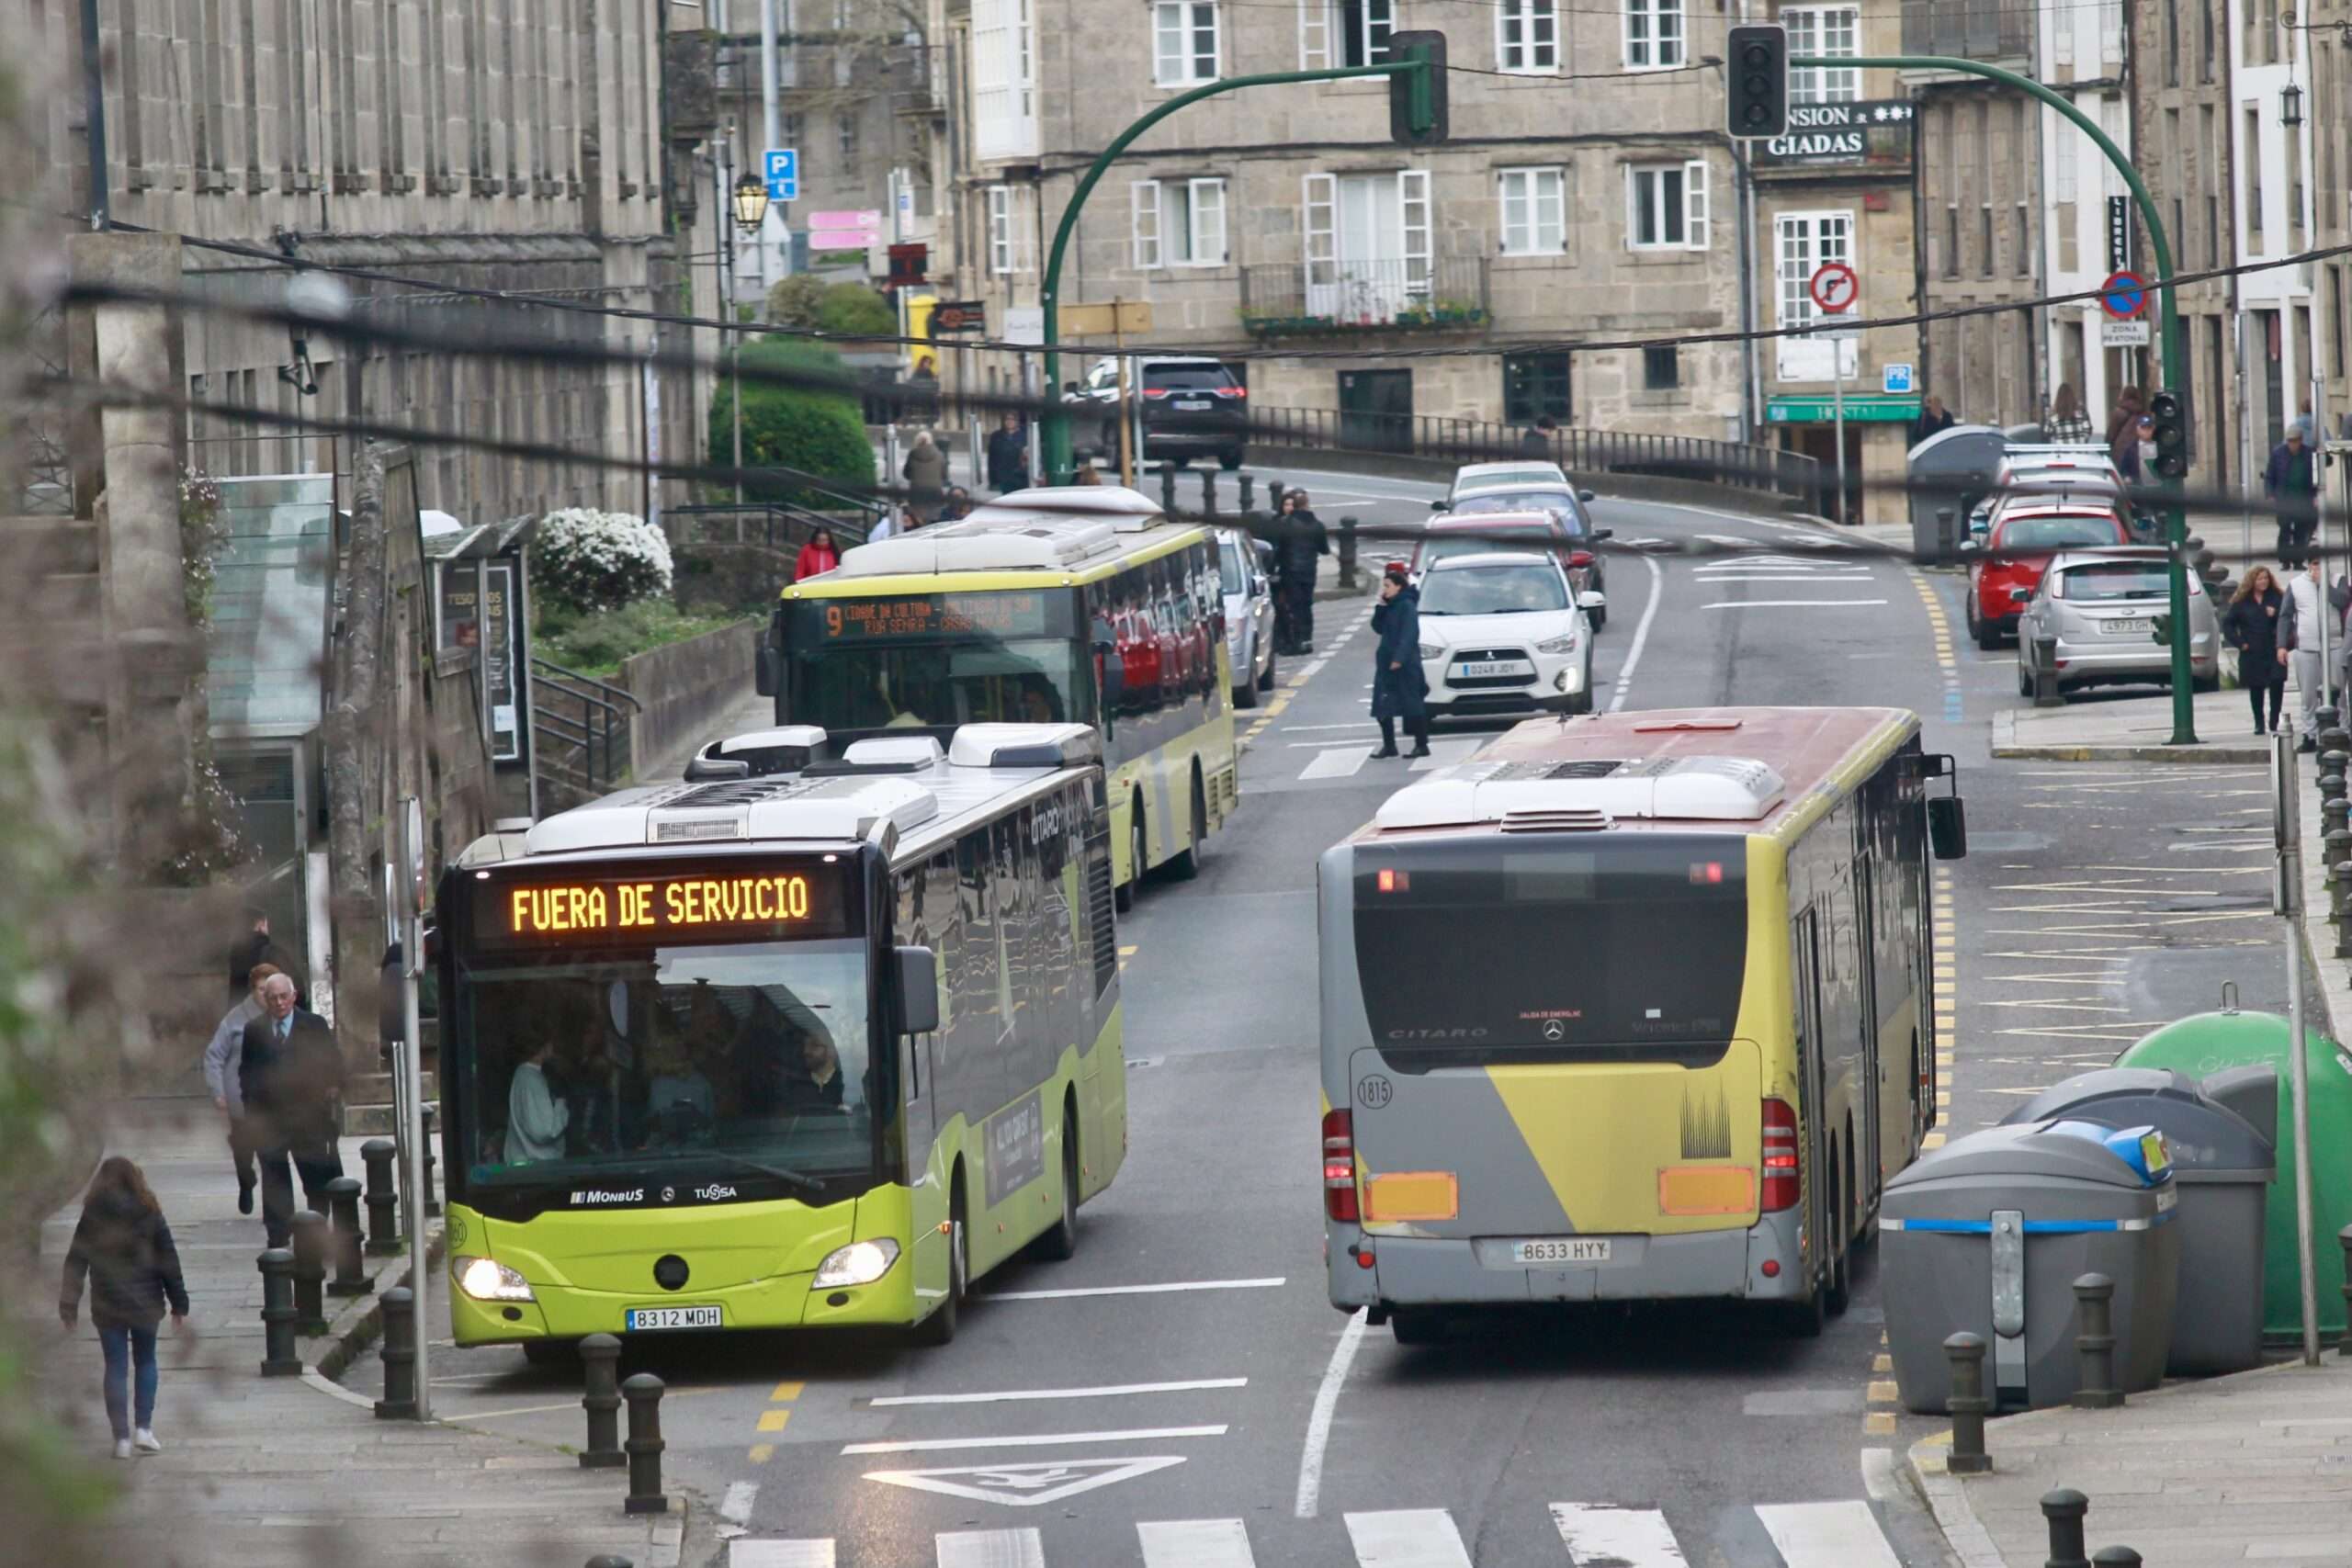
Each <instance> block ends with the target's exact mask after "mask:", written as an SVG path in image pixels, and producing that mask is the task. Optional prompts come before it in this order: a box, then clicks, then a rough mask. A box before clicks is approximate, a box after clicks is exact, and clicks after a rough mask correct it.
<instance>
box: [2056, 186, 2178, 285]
mask: <svg viewBox="0 0 2352 1568" xmlns="http://www.w3.org/2000/svg"><path fill="white" fill-rule="evenodd" d="M2179 217H2180V214H2179V213H2177V212H2176V213H2174V214H2173V218H2174V220H2175V224H2174V228H2173V232H2174V233H2176V234H2177V233H2179V232H2180V228H2179V225H2178V220H2179ZM2017 242H2018V254H2017V264H2018V276H2019V277H2031V276H2033V215H2032V214H2031V213H2030V212H2029V211H2028V210H2027V209H2026V204H2025V203H2024V202H2022V201H2020V202H2018V233H2017Z"/></svg>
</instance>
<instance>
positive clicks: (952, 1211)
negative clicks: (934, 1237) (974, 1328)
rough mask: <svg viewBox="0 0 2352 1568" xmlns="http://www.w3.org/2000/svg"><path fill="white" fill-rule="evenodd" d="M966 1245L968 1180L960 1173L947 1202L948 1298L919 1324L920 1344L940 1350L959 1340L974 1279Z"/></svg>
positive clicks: (918, 1341)
mask: <svg viewBox="0 0 2352 1568" xmlns="http://www.w3.org/2000/svg"><path fill="white" fill-rule="evenodd" d="M964 1245H965V1244H964V1178H963V1177H962V1175H961V1174H960V1173H959V1174H958V1175H957V1176H956V1188H955V1195H954V1196H953V1197H951V1198H950V1199H949V1200H948V1201H947V1297H946V1299H945V1300H944V1301H943V1302H941V1303H939V1304H938V1305H937V1306H935V1307H933V1309H932V1313H931V1315H930V1316H929V1317H926V1318H924V1319H923V1320H922V1322H921V1323H918V1324H916V1325H915V1332H914V1340H915V1343H916V1344H918V1345H924V1346H931V1347H933V1348H936V1347H938V1346H942V1345H945V1344H947V1343H949V1342H950V1341H952V1340H953V1339H954V1338H955V1337H956V1315H957V1314H958V1313H959V1312H960V1311H961V1310H962V1308H963V1305H964V1291H965V1287H966V1285H967V1282H968V1281H969V1279H970V1265H969V1264H968V1263H967V1261H966V1260H965V1257H964Z"/></svg>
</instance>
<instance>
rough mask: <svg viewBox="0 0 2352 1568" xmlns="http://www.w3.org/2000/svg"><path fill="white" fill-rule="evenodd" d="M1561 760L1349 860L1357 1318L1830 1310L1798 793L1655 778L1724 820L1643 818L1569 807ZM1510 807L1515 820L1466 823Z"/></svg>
mask: <svg viewBox="0 0 2352 1568" xmlns="http://www.w3.org/2000/svg"><path fill="white" fill-rule="evenodd" d="M1558 766H1559V765H1556V764H1553V763H1548V762H1547V763H1542V764H1521V763H1486V762H1480V763H1471V764H1464V765H1463V766H1461V767H1459V768H1457V769H1455V770H1453V771H1452V772H1453V773H1454V774H1457V775H1461V776H1459V777H1454V778H1449V777H1447V776H1446V775H1443V774H1441V775H1437V776H1435V777H1433V778H1432V779H1431V780H1430V782H1429V783H1427V784H1421V785H1417V786H1414V788H1412V789H1408V791H1406V792H1404V793H1403V794H1400V795H1398V796H1397V797H1395V798H1394V799H1392V800H1391V802H1390V803H1389V804H1388V806H1386V807H1383V811H1382V817H1381V818H1380V821H1379V823H1378V824H1376V825H1375V826H1374V827H1373V828H1369V829H1365V830H1364V831H1363V832H1362V833H1360V834H1358V835H1357V836H1356V837H1355V838H1354V839H1352V840H1350V841H1349V842H1346V843H1343V844H1340V845H1339V846H1337V847H1335V848H1333V849H1332V850H1330V851H1329V852H1327V853H1326V854H1325V855H1324V857H1323V861H1322V865H1321V868H1320V876H1319V884H1320V886H1319V897H1320V901H1321V911H1322V919H1321V930H1322V976H1323V979H1322V986H1323V994H1322V1014H1323V1055H1322V1066H1323V1079H1324V1082H1323V1089H1324V1099H1325V1106H1324V1110H1325V1116H1324V1123H1323V1138H1324V1198H1325V1213H1326V1219H1325V1230H1326V1238H1327V1242H1328V1264H1329V1282H1330V1293H1331V1301H1332V1303H1333V1304H1334V1305H1337V1306H1340V1307H1341V1308H1343V1309H1348V1310H1352V1309H1354V1308H1357V1307H1370V1308H1372V1309H1373V1311H1374V1315H1375V1317H1376V1318H1386V1317H1390V1316H1392V1315H1393V1316H1394V1317H1395V1318H1396V1322H1397V1330H1398V1333H1399V1335H1400V1337H1402V1336H1406V1335H1407V1334H1408V1330H1409V1329H1410V1328H1412V1327H1413V1326H1416V1325H1418V1324H1419V1323H1420V1322H1423V1321H1426V1319H1427V1317H1428V1311H1427V1309H1430V1308H1436V1307H1442V1306H1451V1305H1468V1304H1478V1303H1488V1304H1499V1303H1525V1302H1532V1301H1594V1300H1655V1299H1667V1298H1676V1297H1724V1298H1743V1299H1754V1300H1766V1301H1789V1300H1798V1299H1803V1298H1805V1296H1806V1292H1809V1291H1810V1289H1811V1284H1810V1280H1809V1279H1808V1274H1807V1270H1806V1269H1804V1268H1803V1267H1802V1262H1803V1258H1804V1226H1803V1218H1802V1215H1803V1211H1802V1209H1801V1208H1800V1206H1799V1204H1800V1195H1799V1192H1798V1168H1799V1167H1798V1157H1797V1148H1796V1136H1797V1126H1796V1122H1795V1115H1794V1111H1793V1109H1792V1101H1793V1099H1794V1093H1795V1091H1794V1088H1793V1086H1792V1085H1791V1084H1789V1083H1786V1082H1784V1081H1783V1080H1784V1079H1785V1078H1786V1077H1787V1074H1788V1070H1789V1069H1788V1066H1787V1064H1788V1062H1789V1060H1790V1057H1789V1041H1788V1034H1789V1024H1788V1017H1787V1015H1788V1012H1789V1008H1790V1005H1791V1004H1790V996H1789V992H1788V989H1787V987H1786V986H1785V985H1784V984H1782V983H1781V982H1780V981H1779V980H1778V979H1776V978H1775V976H1777V975H1779V974H1780V973H1781V970H1782V969H1783V968H1784V964H1783V963H1782V962H1781V961H1782V959H1784V957H1785V953H1786V935H1785V930H1784V925H1785V920H1784V918H1783V916H1782V915H1781V914H1780V913H1778V912H1777V911H1779V910H1780V909H1781V905H1782V892H1781V889H1782V886H1783V881H1782V874H1781V867H1782V863H1783V862H1782V852H1781V847H1780V845H1779V844H1778V843H1777V842H1775V841H1774V840H1773V839H1772V837H1771V836H1770V835H1769V834H1767V833H1765V832H1762V831H1758V821H1757V819H1758V818H1761V817H1762V816H1763V815H1764V813H1765V811H1766V810H1768V809H1769V807H1770V805H1771V804H1772V803H1774V802H1776V801H1777V800H1778V798H1779V795H1778V791H1779V780H1778V779H1777V777H1775V776H1773V775H1772V774H1771V773H1770V770H1769V769H1761V768H1758V767H1757V766H1756V765H1755V764H1752V763H1743V762H1737V761H1731V760H1713V759H1711V760H1706V761H1699V762H1693V763H1683V764H1677V765H1676V766H1679V767H1680V768H1681V769H1683V770H1684V771H1685V774H1686V776H1685V777H1683V778H1681V779H1679V780H1678V779H1675V778H1673V777H1671V776H1670V775H1671V773H1672V772H1673V770H1672V769H1671V768H1665V769H1664V771H1659V770H1658V769H1654V768H1652V767H1650V766H1648V765H1645V766H1644V767H1642V768H1641V769H1639V770H1638V771H1640V772H1644V773H1655V777H1653V778H1652V779H1650V780H1645V781H1642V782H1643V783H1644V784H1645V785H1651V784H1654V785H1655V787H1656V788H1657V791H1658V793H1659V794H1660V795H1664V794H1666V793H1667V791H1668V789H1669V787H1672V786H1674V785H1676V784H1692V785H1694V786H1696V788H1695V792H1696V793H1697V794H1698V795H1702V796H1705V797H1708V800H1707V804H1706V805H1705V807H1704V808H1702V809H1695V810H1693V811H1692V812H1691V816H1692V817H1694V818H1699V819H1693V820H1679V821H1665V820H1661V821H1657V822H1656V823H1655V825H1653V824H1651V823H1649V822H1643V821H1634V822H1630V823H1627V824H1624V825H1618V824H1616V823H1613V822H1612V818H1611V816H1610V814H1609V813H1608V812H1606V811H1602V810H1588V809H1577V808H1562V807H1561V806H1560V805H1559V804H1558V803H1557V802H1552V803H1550V804H1546V798H1545V797H1546V795H1547V794H1556V793H1558V792H1559V790H1560V788H1561V786H1560V785H1558V784H1555V783H1552V782H1550V781H1553V780H1556V779H1559V778H1560V777H1561V776H1562V774H1561V773H1560V772H1559V771H1557V769H1558ZM1577 766H1579V764H1574V763H1570V764H1566V768H1567V769H1570V770H1573V769H1574V768H1576V767H1577ZM1600 766H1601V767H1603V768H1611V767H1616V766H1618V764H1615V763H1603V764H1600ZM1660 766H1661V767H1663V765H1660ZM1514 774H1519V775H1521V776H1518V777H1514V776H1513V775H1514ZM1569 776H1573V774H1572V773H1571V774H1570V775H1569ZM1495 786H1500V788H1501V791H1502V793H1503V794H1504V795H1508V796H1510V797H1512V798H1513V799H1515V800H1516V802H1517V805H1515V806H1514V805H1512V804H1510V801H1507V802H1506V804H1505V805H1504V807H1502V808H1500V809H1488V810H1483V811H1482V810H1480V809H1477V808H1476V807H1469V806H1467V805H1466V803H1468V802H1471V801H1472V800H1473V798H1474V797H1475V796H1476V795H1478V793H1479V792H1480V790H1481V789H1482V788H1484V789H1489V790H1491V789H1492V788H1493V787H1495ZM1751 786H1752V787H1751ZM1623 815H1625V816H1628V817H1630V816H1632V815H1633V814H1632V813H1630V812H1628V813H1623ZM1657 815H1658V816H1660V817H1667V816H1671V815H1679V813H1669V812H1666V811H1660V812H1658V813H1657ZM1706 818H1714V819H1713V820H1709V819H1706Z"/></svg>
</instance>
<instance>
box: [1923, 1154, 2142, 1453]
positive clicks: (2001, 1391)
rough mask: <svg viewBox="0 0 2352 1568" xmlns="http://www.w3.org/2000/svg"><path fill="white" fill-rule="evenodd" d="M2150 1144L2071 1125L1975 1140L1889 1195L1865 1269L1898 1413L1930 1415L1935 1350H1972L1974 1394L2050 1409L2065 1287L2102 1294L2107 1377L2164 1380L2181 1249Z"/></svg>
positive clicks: (2067, 1329)
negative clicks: (2102, 1286)
mask: <svg viewBox="0 0 2352 1568" xmlns="http://www.w3.org/2000/svg"><path fill="white" fill-rule="evenodd" d="M2174 1201H2175V1192H2174V1189H2173V1182H2172V1171H2171V1168H2170V1166H2169V1163H2168V1159H2167V1156H2166V1155H2165V1149H2164V1140H2163V1136H2162V1134H2158V1133H2157V1132H2155V1130H2154V1128H2151V1127H2136V1128H2130V1129H2125V1130H2122V1131H2118V1130H2117V1129H2115V1128H2111V1127H2104V1126H2100V1125H2099V1124H2098V1123H2097V1122H2084V1121H2061V1122H2034V1123H2032V1124H2030V1125H2025V1126H2002V1127H1987V1128H1985V1130H1984V1131H1983V1132H1980V1133H1972V1134H1969V1135H1968V1136H1966V1137H1964V1138H1960V1139H1956V1140H1955V1141H1953V1142H1952V1143H1951V1144H1948V1145H1945V1146H1944V1147H1943V1148H1941V1149H1939V1150H1937V1151H1936V1152H1935V1153H1934V1154H1931V1155H1929V1156H1928V1157H1927V1158H1925V1159H1922V1160H1920V1161H1919V1162H1918V1163H1917V1164H1915V1165H1913V1166H1912V1167H1911V1168H1909V1169H1908V1170H1905V1171H1904V1172H1903V1173H1902V1174H1901V1175H1899V1176H1897V1177H1896V1178H1894V1180H1892V1181H1890V1182H1888V1183H1887V1186H1886V1195H1885V1198H1884V1199H1883V1201H1882V1202H1881V1204H1880V1208H1879V1230H1880V1232H1881V1233H1882V1234H1881V1237H1880V1240H1879V1271H1880V1279H1881V1282H1882V1283H1881V1289H1882V1292H1883V1296H1884V1299H1885V1303H1886V1336H1887V1343H1888V1346H1889V1348H1890V1349H1891V1350H1892V1351H1893V1354H1894V1376H1895V1382H1896V1383H1897V1384H1898V1385H1899V1386H1900V1388H1901V1389H1902V1393H1903V1403H1904V1404H1905V1407H1906V1408H1908V1409H1911V1410H1915V1411H1917V1412H1919V1413H1920V1414H1922V1415H1941V1414H1942V1413H1943V1411H1944V1408H1945V1401H1946V1399H1947V1398H1949V1397H1950V1395H1951V1363H1950V1362H1949V1360H1948V1359H1946V1358H1945V1355H1944V1340H1945V1339H1946V1338H1947V1337H1950V1336H1951V1335H1953V1334H1957V1333H1959V1332H1961V1331H1962V1330H1966V1331H1967V1332H1969V1333H1971V1334H1975V1335H1979V1336H1981V1337H1983V1338H1984V1340H1985V1346H1986V1354H1985V1393H1987V1394H1988V1395H1992V1396H1995V1397H1996V1398H1997V1399H1998V1400H1999V1401H2000V1403H2001V1404H2003V1405H2007V1406H2018V1405H2035V1406H2039V1405H2045V1404H2064V1403H2065V1402H2066V1400H2068V1399H2069V1398H2071V1397H2072V1396H2073V1394H2074V1392H2075V1386H2076V1378H2075V1374H2076V1371H2077V1365H2076V1359H2075V1290H2074V1286H2075V1280H2077V1279H2079V1278H2081V1277H2082V1276H2083V1275H2085V1274H2104V1275H2106V1276H2107V1277H2108V1278H2109V1279H2110V1280H2114V1281H2115V1301H2114V1320H2115V1337H2116V1346H2115V1370H2116V1378H2117V1381H2118V1382H2120V1383H2121V1385H2122V1386H2123V1387H2124V1388H2125V1389H2126V1390H2138V1389H2146V1388H2154V1386H2155V1385H2156V1384H2157V1382H2160V1381H2162V1379H2163V1376H2164V1369H2165V1350H2166V1348H2167V1347H2168V1345H2169V1343H2170V1341H2171V1337H2172V1316H2173V1286H2174V1278H2175V1275H2176V1273H2177V1269H2178V1262H2179V1240H2178V1236H2177V1227H2176V1226H2175V1225H2174V1224H2172V1223H2171V1222H2172V1217H2173V1205H2174Z"/></svg>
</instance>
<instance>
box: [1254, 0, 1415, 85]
mask: <svg viewBox="0 0 2352 1568" xmlns="http://www.w3.org/2000/svg"><path fill="white" fill-rule="evenodd" d="M1262 3H1264V0H1261V4H1262ZM1396 26H1397V0H1298V67H1299V69H1300V70H1302V71H1313V70H1317V69H1318V68H1320V67H1323V66H1327V65H1377V64H1379V63H1380V62H1383V61H1385V60H1386V59H1387V58H1388V35H1389V33H1390V32H1392V31H1393V30H1395V28H1396Z"/></svg>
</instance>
